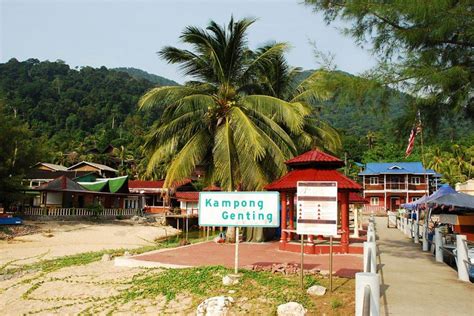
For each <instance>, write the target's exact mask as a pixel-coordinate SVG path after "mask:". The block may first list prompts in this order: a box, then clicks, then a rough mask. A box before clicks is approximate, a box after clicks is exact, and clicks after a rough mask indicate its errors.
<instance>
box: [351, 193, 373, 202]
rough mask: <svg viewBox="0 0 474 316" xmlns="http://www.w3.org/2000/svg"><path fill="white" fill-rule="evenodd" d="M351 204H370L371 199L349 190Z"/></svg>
mask: <svg viewBox="0 0 474 316" xmlns="http://www.w3.org/2000/svg"><path fill="white" fill-rule="evenodd" d="M349 203H350V204H368V203H369V200H368V199H367V198H364V197H363V196H362V195H360V194H359V193H356V192H349Z"/></svg>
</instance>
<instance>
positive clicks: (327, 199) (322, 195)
mask: <svg viewBox="0 0 474 316" xmlns="http://www.w3.org/2000/svg"><path fill="white" fill-rule="evenodd" d="M296 194H297V197H298V198H297V213H298V214H297V216H298V218H297V226H296V233H297V234H300V235H325V236H334V235H337V182H336V181H298V183H297V191H296Z"/></svg>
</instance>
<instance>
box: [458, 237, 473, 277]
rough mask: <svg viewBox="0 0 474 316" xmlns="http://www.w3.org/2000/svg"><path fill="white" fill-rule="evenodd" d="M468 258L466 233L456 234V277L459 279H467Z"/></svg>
mask: <svg viewBox="0 0 474 316" xmlns="http://www.w3.org/2000/svg"><path fill="white" fill-rule="evenodd" d="M468 260H469V258H468V256H467V242H466V235H457V236H456V261H457V265H458V278H459V280H461V281H465V282H470V281H469V261H468Z"/></svg>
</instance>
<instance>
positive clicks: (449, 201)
mask: <svg viewBox="0 0 474 316" xmlns="http://www.w3.org/2000/svg"><path fill="white" fill-rule="evenodd" d="M428 205H429V206H431V207H433V206H436V205H445V206H448V207H454V208H457V209H467V210H471V211H474V196H472V195H469V194H465V193H461V192H454V193H451V194H445V195H442V196H439V197H437V198H436V199H431V200H430V201H428Z"/></svg>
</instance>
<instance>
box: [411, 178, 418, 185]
mask: <svg viewBox="0 0 474 316" xmlns="http://www.w3.org/2000/svg"><path fill="white" fill-rule="evenodd" d="M411 184H420V177H412V178H411Z"/></svg>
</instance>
